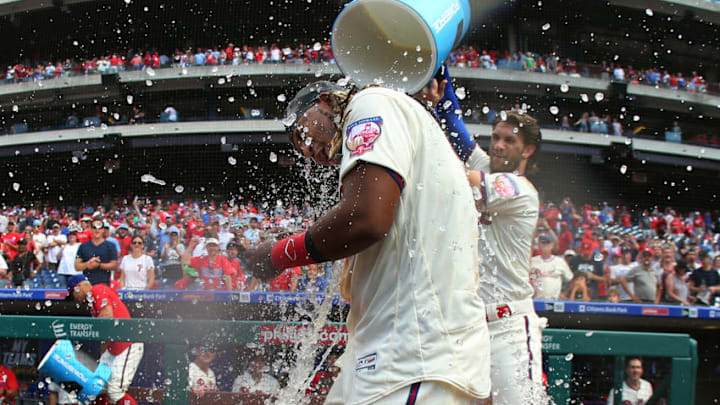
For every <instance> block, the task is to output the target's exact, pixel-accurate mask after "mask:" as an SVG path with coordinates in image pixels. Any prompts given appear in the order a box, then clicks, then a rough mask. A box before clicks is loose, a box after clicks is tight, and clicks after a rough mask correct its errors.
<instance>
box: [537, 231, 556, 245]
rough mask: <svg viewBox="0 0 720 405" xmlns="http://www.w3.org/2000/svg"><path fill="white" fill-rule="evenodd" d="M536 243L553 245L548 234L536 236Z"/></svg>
mask: <svg viewBox="0 0 720 405" xmlns="http://www.w3.org/2000/svg"><path fill="white" fill-rule="evenodd" d="M538 242H540V243H553V237H552V235H550V234H547V233H542V234H540V236H538Z"/></svg>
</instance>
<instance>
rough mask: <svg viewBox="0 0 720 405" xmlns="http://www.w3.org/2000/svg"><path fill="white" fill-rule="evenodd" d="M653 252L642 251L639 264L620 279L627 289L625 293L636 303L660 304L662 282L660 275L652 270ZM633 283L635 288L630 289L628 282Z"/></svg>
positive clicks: (648, 250) (646, 249)
mask: <svg viewBox="0 0 720 405" xmlns="http://www.w3.org/2000/svg"><path fill="white" fill-rule="evenodd" d="M652 255H653V252H652V250H650V249H648V248H645V249H642V250H641V251H640V255H639V257H638V260H637V262H638V264H637V265H636V266H635V267H633V268H632V269H630V271H629V272H628V273H627V274H626V275H625V276H624V277H620V279H619V282H620V284H621V285H622V287H623V288H624V289H625V292H626V293H627V294H628V295H630V296H631V297H632V300H633V301H635V302H646V303H655V304H657V303H659V302H660V298H661V297H660V294H659V293H660V290H659V288H658V287H659V285H660V280H659V279H658V275H657V273H656V272H654V271H653V269H652V266H651V264H652ZM630 281H632V282H633V288H630V286H629V285H628V282H630Z"/></svg>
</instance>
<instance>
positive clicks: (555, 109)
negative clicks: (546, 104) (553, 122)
mask: <svg viewBox="0 0 720 405" xmlns="http://www.w3.org/2000/svg"><path fill="white" fill-rule="evenodd" d="M559 112H560V109H559V108H558V106H556V105H551V106H550V114H552V115H558V113H559Z"/></svg>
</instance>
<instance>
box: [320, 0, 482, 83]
mask: <svg viewBox="0 0 720 405" xmlns="http://www.w3.org/2000/svg"><path fill="white" fill-rule="evenodd" d="M469 24H470V4H469V3H468V0H355V1H353V2H351V3H349V4H348V5H347V6H345V8H344V9H343V10H342V12H340V14H339V15H338V16H337V18H336V19H335V24H334V25H333V29H332V48H333V53H334V55H335V60H336V61H337V64H338V66H339V67H340V70H342V72H343V74H345V76H348V77H350V78H351V79H352V80H353V81H354V82H355V83H356V84H358V85H359V86H365V85H368V84H373V83H375V84H380V85H382V86H384V87H390V88H394V89H399V90H402V91H406V92H408V93H411V94H413V93H416V92H418V91H419V90H420V89H422V88H423V87H424V86H425V85H426V84H427V83H428V82H429V81H430V80H431V79H432V78H433V76H434V75H435V73H436V72H437V70H438V69H439V68H440V66H441V65H442V63H443V62H444V61H445V59H447V57H448V56H449V55H450V51H451V50H452V49H453V48H455V47H456V46H457V45H458V43H459V42H460V40H462V38H463V36H464V35H465V33H466V32H467V30H468V25H469Z"/></svg>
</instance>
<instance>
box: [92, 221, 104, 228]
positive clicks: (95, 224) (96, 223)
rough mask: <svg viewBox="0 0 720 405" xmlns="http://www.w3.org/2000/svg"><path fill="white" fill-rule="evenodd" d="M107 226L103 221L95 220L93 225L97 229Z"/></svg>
mask: <svg viewBox="0 0 720 405" xmlns="http://www.w3.org/2000/svg"><path fill="white" fill-rule="evenodd" d="M104 226H105V224H103V222H102V221H93V223H92V227H93V228H95V229H102V228H103V227H104Z"/></svg>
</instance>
